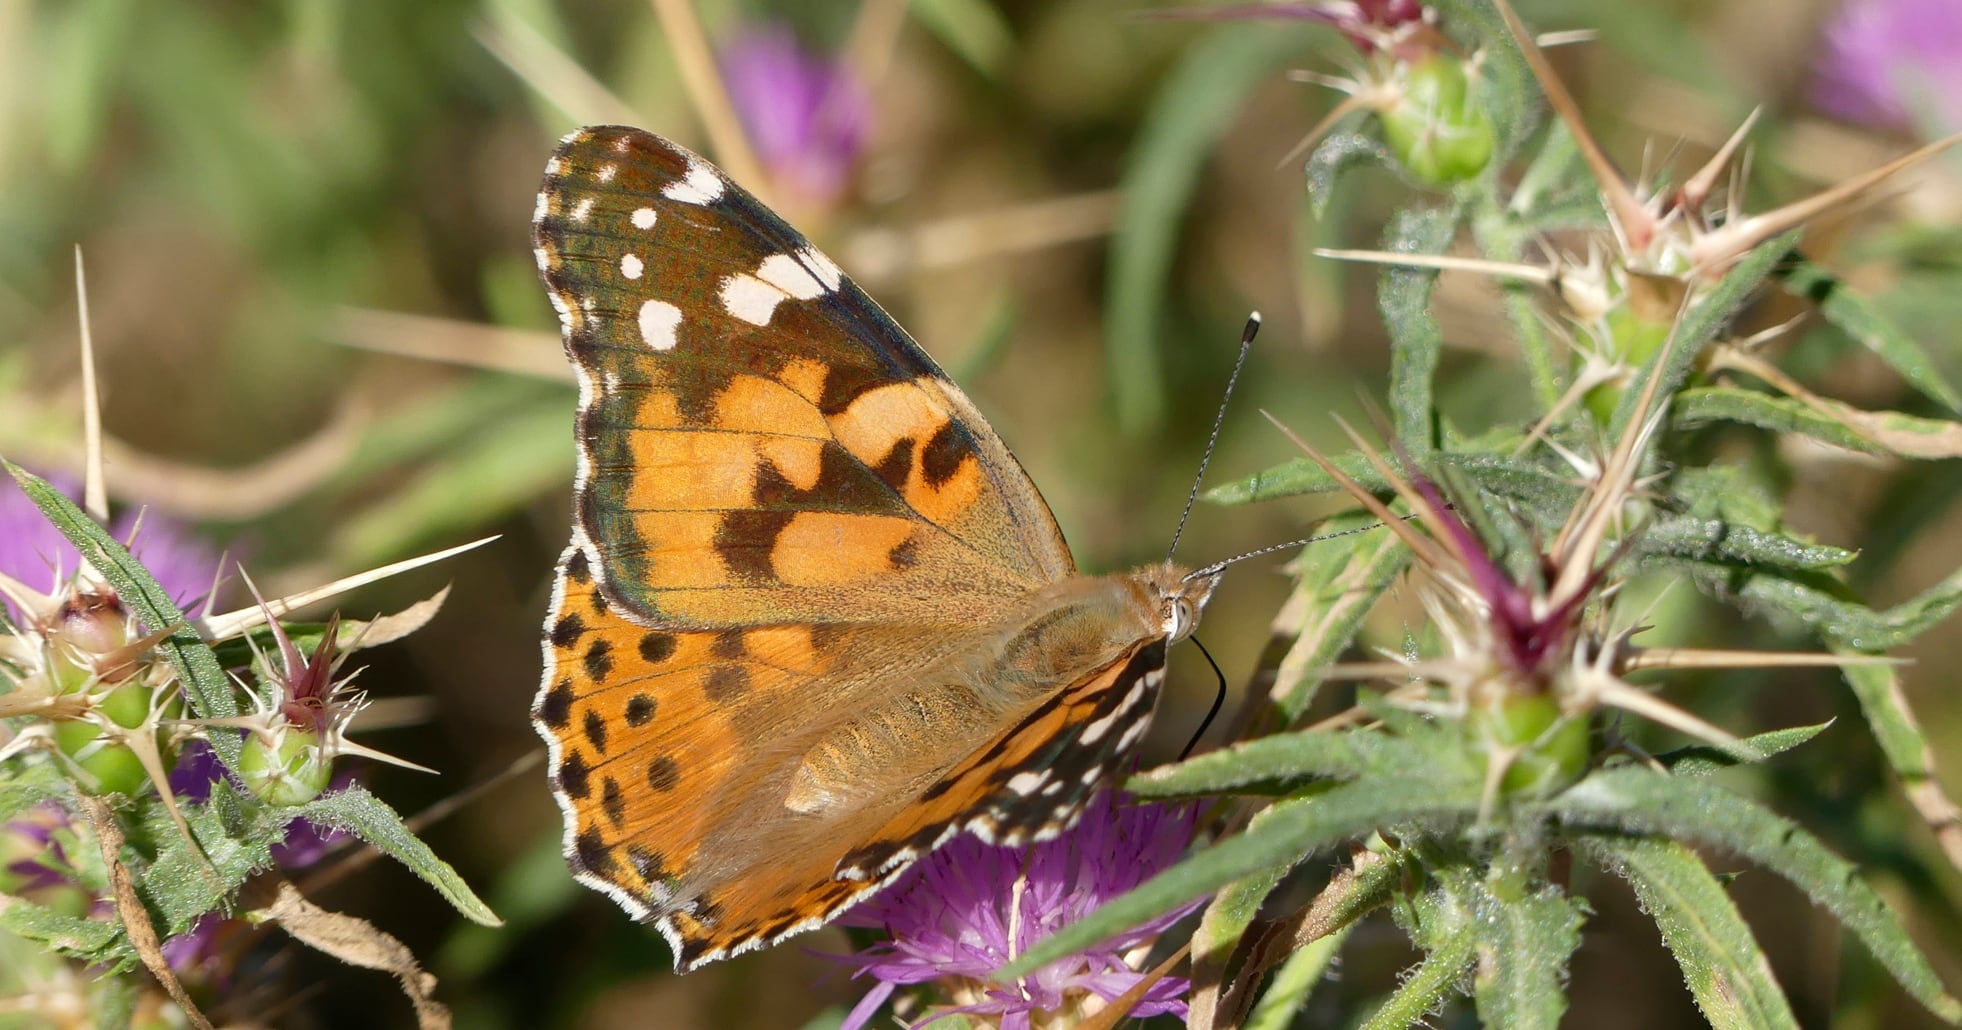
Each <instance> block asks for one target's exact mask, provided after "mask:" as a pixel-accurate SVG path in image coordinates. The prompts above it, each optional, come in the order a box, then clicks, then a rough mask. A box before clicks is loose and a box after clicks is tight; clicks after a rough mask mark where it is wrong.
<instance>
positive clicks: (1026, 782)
mask: <svg viewBox="0 0 1962 1030" xmlns="http://www.w3.org/2000/svg"><path fill="white" fill-rule="evenodd" d="M1042 781H1043V775H1042V774H1041V773H1039V772H1019V773H1016V774H1015V775H1013V776H1011V777H1009V778H1008V789H1009V790H1012V791H1014V792H1015V793H1017V794H1020V795H1022V796H1023V797H1028V796H1029V795H1030V794H1032V793H1034V792H1035V789H1036V788H1037V787H1040V786H1042Z"/></svg>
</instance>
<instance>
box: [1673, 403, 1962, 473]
mask: <svg viewBox="0 0 1962 1030" xmlns="http://www.w3.org/2000/svg"><path fill="white" fill-rule="evenodd" d="M1676 417H1677V421H1678V422H1679V423H1681V424H1682V425H1684V426H1698V425H1706V424H1709V423H1712V422H1737V423H1741V424H1744V425H1751V426H1757V427H1759V428H1760V429H1769V430H1772V431H1773V432H1779V433H1797V434H1799V435H1801V436H1809V437H1811V438H1813V439H1815V440H1820V441H1823V442H1825V443H1829V444H1832V445H1834V446H1836V447H1845V448H1847V449H1849V450H1855V451H1861V452H1864V453H1866V454H1884V455H1892V456H1895V457H1901V458H1914V459H1921V460H1933V459H1939V458H1950V457H1954V456H1955V454H1956V452H1957V450H1958V449H1962V441H1959V440H1958V437H1962V427H1958V426H1957V425H1956V424H1955V423H1953V422H1949V421H1946V420H1944V419H1938V418H1920V417H1917V416H1914V415H1906V414H1902V413H1901V412H1898V411H1860V412H1850V413H1849V414H1848V415H1847V418H1850V419H1853V420H1854V421H1856V422H1859V423H1860V424H1859V425H1852V424H1849V423H1848V422H1846V421H1843V420H1841V419H1837V418H1834V417H1832V416H1831V415H1829V414H1827V413H1825V412H1822V411H1820V410H1819V409H1818V408H1816V407H1813V406H1812V405H1810V404H1807V403H1805V402H1804V401H1801V400H1798V399H1796V398H1792V397H1780V396H1776V395H1774V394H1768V393H1761V392H1759V391H1757V390H1742V389H1738V388H1735V387H1728V386H1705V387H1696V388H1693V389H1689V390H1685V391H1683V392H1682V393H1681V394H1680V395H1679V396H1678V399H1677V407H1676Z"/></svg>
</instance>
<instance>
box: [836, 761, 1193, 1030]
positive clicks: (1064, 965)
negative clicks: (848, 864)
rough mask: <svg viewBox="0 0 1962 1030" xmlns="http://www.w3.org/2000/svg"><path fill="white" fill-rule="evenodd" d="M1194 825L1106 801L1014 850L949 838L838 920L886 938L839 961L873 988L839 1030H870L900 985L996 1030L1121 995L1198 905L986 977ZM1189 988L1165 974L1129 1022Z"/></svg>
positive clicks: (1182, 814) (1128, 883) (1183, 815)
mask: <svg viewBox="0 0 1962 1030" xmlns="http://www.w3.org/2000/svg"><path fill="white" fill-rule="evenodd" d="M1195 818H1196V814H1195V810H1194V809H1193V807H1192V806H1190V805H1146V804H1131V803H1126V802H1119V801H1118V800H1116V797H1115V795H1114V794H1110V793H1105V794H1101V795H1099V796H1098V797H1097V798H1095V799H1093V800H1092V801H1091V803H1090V805H1089V806H1088V807H1087V808H1086V809H1085V810H1084V812H1083V818H1082V819H1081V821H1079V822H1078V824H1077V826H1076V828H1075V829H1073V830H1070V831H1069V832H1067V833H1064V834H1063V835H1062V836H1060V837H1057V838H1056V839H1054V840H1050V841H1045V842H1043V843H1041V844H1035V845H1031V846H1028V847H1020V848H1007V847H996V846H994V845H991V844H987V843H984V842H983V841H981V840H979V839H976V838H975V837H972V836H967V835H963V836H961V837H958V838H956V839H955V840H953V841H951V842H949V843H948V844H947V845H945V846H944V847H942V848H940V849H939V850H938V851H935V852H934V853H933V854H931V855H929V856H927V857H926V858H924V859H921V860H920V862H919V864H918V865H916V866H915V867H914V868H913V869H912V870H911V871H909V872H908V873H907V874H906V875H905V876H904V877H902V878H901V879H900V881H899V882H898V883H896V884H894V885H893V886H891V887H890V888H887V889H886V890H885V891H883V892H881V893H880V894H878V895H876V896H874V897H873V898H872V899H871V900H870V901H868V902H866V903H865V904H863V905H860V906H858V907H857V908H855V909H853V910H852V911H851V912H850V913H849V914H847V915H846V916H845V917H844V919H842V920H840V922H841V923H843V924H844V925H847V926H862V927H874V928H879V929H883V930H885V931H886V932H887V933H888V934H890V935H891V940H888V941H885V942H882V943H879V944H875V945H873V946H872V947H870V948H867V949H866V950H864V951H862V952H859V953H858V954H856V955H849V956H840V958H841V959H842V961H845V962H848V963H850V964H852V965H855V966H857V967H858V970H857V972H855V973H854V974H853V975H854V976H870V977H872V978H873V979H875V980H877V981H879V983H878V985H877V986H875V987H874V988H873V989H872V990H871V991H870V992H869V993H867V994H866V996H865V998H864V999H863V1000H861V1001H860V1002H859V1004H858V1006H857V1007H856V1008H854V1009H853V1010H852V1012H851V1014H850V1015H849V1016H847V1017H846V1019H845V1022H844V1025H843V1026H842V1027H841V1028H840V1030H860V1028H862V1027H864V1026H866V1025H867V1023H868V1022H869V1021H870V1020H871V1018H872V1016H873V1014H874V1013H875V1012H877V1011H878V1009H879V1008H880V1006H882V1005H883V1004H885V1002H886V1000H887V999H888V998H890V997H891V996H892V994H893V992H894V991H895V990H897V989H898V987H899V986H900V985H902V984H919V983H927V982H933V981H938V982H941V983H942V984H943V986H944V989H945V992H946V994H947V995H948V996H949V997H951V998H952V999H953V1000H954V1002H955V1003H956V1004H955V1007H953V1008H948V1009H942V1010H940V1012H939V1013H937V1014H936V1016H935V1017H934V1018H936V1019H937V1018H940V1017H943V1016H947V1015H953V1014H955V1013H971V1014H975V1015H982V1016H989V1017H994V1018H997V1019H999V1021H1000V1026H1001V1027H1002V1030H1027V1028H1029V1027H1031V1026H1033V1025H1036V1024H1037V1023H1038V1022H1039V1021H1040V1020H1039V1019H1038V1017H1039V1016H1040V1015H1041V1014H1044V1013H1057V1012H1064V1011H1079V1010H1080V1009H1079V1007H1080V1006H1083V1005H1084V1004H1085V1003H1086V1002H1090V1001H1091V1000H1092V998H1093V997H1094V998H1096V999H1101V1001H1103V1002H1108V1001H1111V1000H1113V999H1115V998H1117V997H1118V996H1119V995H1122V994H1123V993H1124V992H1125V991H1128V990H1130V989H1131V988H1132V987H1133V986H1135V985H1136V984H1137V983H1138V982H1139V981H1140V980H1142V979H1144V974H1142V973H1140V972H1138V971H1137V970H1136V969H1135V968H1133V966H1132V963H1133V962H1134V961H1136V960H1137V959H1139V958H1141V957H1142V953H1143V951H1144V950H1145V949H1147V948H1148V947H1149V946H1150V944H1151V942H1152V941H1153V940H1154V939H1155V938H1157V936H1158V935H1159V934H1160V933H1163V932H1164V931H1165V929H1166V928H1168V927H1170V926H1171V925H1172V924H1173V923H1174V922H1176V921H1178V920H1179V919H1180V918H1182V917H1184V916H1185V915H1186V914H1188V913H1190V912H1192V911H1193V910H1195V909H1197V908H1198V907H1199V905H1200V904H1201V903H1202V901H1203V899H1202V900H1201V901H1194V902H1192V903H1191V904H1189V905H1185V906H1182V907H1180V908H1178V909H1176V910H1174V911H1172V912H1167V913H1165V914H1164V915H1162V916H1159V917H1158V918H1157V919H1154V920H1152V921H1150V922H1148V923H1145V924H1144V925H1142V926H1139V927H1136V928H1134V929H1132V930H1131V931H1129V932H1127V933H1124V934H1122V935H1120V936H1118V937H1115V938H1112V939H1110V940H1107V941H1104V942H1103V943H1101V944H1099V945H1097V946H1095V947H1092V948H1089V949H1086V950H1084V951H1081V952H1079V953H1077V954H1075V955H1071V956H1069V957H1067V958H1063V959H1058V960H1057V961H1055V962H1052V963H1050V964H1049V965H1046V966H1043V967H1042V968H1040V969H1037V970H1035V971H1034V972H1032V973H1029V974H1027V975H1025V976H1023V977H1021V978H1020V979H1018V980H1016V981H1014V982H1013V983H997V982H995V981H994V980H992V979H991V977H992V976H993V975H994V973H995V971H996V970H998V969H1000V968H1001V967H1002V966H1004V965H1006V964H1007V963H1008V962H1009V961H1010V960H1011V959H1013V958H1014V957H1015V956H1017V955H1020V954H1022V953H1024V952H1026V951H1028V950H1029V949H1030V948H1031V947H1033V946H1034V945H1035V944H1036V943H1037V942H1039V941H1041V940H1043V939H1044V938H1046V937H1049V936H1050V935H1052V934H1054V933H1055V932H1056V931H1057V930H1059V929H1061V928H1063V927H1065V926H1068V925H1070V924H1071V923H1074V922H1076V921H1078V920H1079V919H1082V918H1083V917H1084V916H1085V915H1088V914H1089V913H1090V912H1091V911H1093V910H1094V909H1096V908H1097V907H1098V906H1100V905H1102V904H1104V903H1105V902H1107V901H1109V900H1110V899H1112V898H1115V897H1117V896H1118V895H1120V894H1124V893H1125V892H1127V891H1129V890H1131V889H1132V888H1133V887H1136V886H1137V885H1139V884H1140V883H1143V882H1144V881H1145V880H1147V879H1149V878H1151V877H1152V876H1153V875H1155V874H1156V873H1158V872H1159V871H1161V870H1163V869H1165V868H1167V867H1169V866H1170V865H1171V864H1172V863H1173V862H1175V861H1177V860H1178V858H1179V856H1180V855H1181V854H1183V853H1184V851H1185V848H1186V845H1187V844H1189V843H1190V842H1191V840H1192V830H1193V824H1194V821H1195ZM1188 986H1189V984H1188V983H1187V982H1186V981H1185V980H1183V979H1179V978H1177V977H1169V976H1168V977H1165V978H1164V979H1161V980H1159V981H1158V982H1157V983H1155V984H1153V985H1152V986H1151V987H1150V988H1149V989H1148V990H1147V991H1146V992H1145V994H1144V997H1143V998H1142V999H1141V1000H1140V1001H1139V1002H1138V1004H1137V1006H1136V1007H1135V1008H1133V1009H1132V1010H1131V1014H1132V1015H1134V1016H1155V1015H1159V1014H1162V1013H1167V1012H1171V1013H1176V1014H1179V1015H1184V1014H1185V1002H1184V1000H1183V995H1184V994H1185V992H1186V989H1187V988H1188ZM931 1021H932V1020H931V1019H930V1020H928V1022H931ZM916 1025H923V1024H916Z"/></svg>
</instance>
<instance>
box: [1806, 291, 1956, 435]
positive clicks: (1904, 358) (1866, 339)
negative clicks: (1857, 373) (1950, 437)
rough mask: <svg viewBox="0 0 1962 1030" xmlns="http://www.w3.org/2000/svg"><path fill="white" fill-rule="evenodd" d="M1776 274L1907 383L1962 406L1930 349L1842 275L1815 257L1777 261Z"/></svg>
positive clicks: (1952, 407) (1946, 402) (1948, 403)
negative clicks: (1828, 268)
mask: <svg viewBox="0 0 1962 1030" xmlns="http://www.w3.org/2000/svg"><path fill="white" fill-rule="evenodd" d="M1776 275H1777V276H1778V279H1779V281H1780V282H1781V283H1782V284H1783V285H1784V287H1785V289H1786V291H1787V292H1789V293H1791V295H1792V296H1794V297H1804V298H1807V299H1809V300H1811V301H1812V302H1813V303H1814V304H1816V305H1818V307H1819V314H1820V315H1822V316H1824V318H1825V319H1826V321H1828V322H1831V323H1832V324H1833V325H1835V326H1838V327H1839V328H1840V330H1842V331H1843V332H1845V333H1846V335H1848V336H1851V337H1852V338H1853V339H1855V340H1857V341H1859V342H1860V343H1861V344H1862V345H1864V346H1865V347H1866V348H1867V349H1868V350H1870V351H1873V352H1874V353H1875V354H1877V355H1879V356H1880V360H1882V361H1885V362H1886V363H1887V367H1889V368H1891V369H1893V370H1894V371H1896V372H1899V373H1900V374H1901V378H1902V379H1905V380H1907V382H1908V385H1910V386H1912V387H1914V388H1915V389H1917V390H1919V391H1921V392H1922V393H1923V394H1924V395H1926V396H1928V397H1930V398H1933V399H1934V400H1937V401H1940V402H1941V403H1942V404H1943V405H1945V406H1946V407H1947V408H1948V410H1950V411H1958V410H1962V394H1957V393H1956V392H1955V387H1953V386H1951V385H1949V382H1948V380H1946V379H1944V378H1942V374H1941V371H1940V370H1939V369H1937V368H1936V367H1935V363H1934V361H1932V360H1930V359H1929V357H1928V353H1927V352H1926V351H1924V350H1922V349H1921V345H1920V344H1918V343H1916V342H1915V341H1914V338H1913V337H1911V336H1909V335H1908V334H1907V332H1906V331H1905V330H1903V329H1902V328H1901V327H1900V326H1899V325H1896V324H1895V323H1894V320H1893V319H1891V318H1888V317H1887V316H1886V315H1885V314H1883V313H1882V312H1881V311H1880V309H1879V308H1877V307H1875V306H1874V304H1873V302H1872V301H1871V300H1869V299H1867V298H1866V297H1863V296H1861V295H1860V294H1859V292H1858V291H1856V290H1854V289H1852V288H1851V287H1849V286H1847V285H1846V283H1845V282H1843V281H1841V280H1840V279H1839V277H1838V276H1835V275H1833V274H1832V273H1830V272H1828V271H1826V270H1825V269H1823V268H1820V267H1819V266H1818V265H1815V264H1813V263H1812V262H1810V261H1804V260H1798V259H1794V260H1791V261H1787V262H1785V263H1784V264H1781V265H1779V266H1778V269H1777V272H1776Z"/></svg>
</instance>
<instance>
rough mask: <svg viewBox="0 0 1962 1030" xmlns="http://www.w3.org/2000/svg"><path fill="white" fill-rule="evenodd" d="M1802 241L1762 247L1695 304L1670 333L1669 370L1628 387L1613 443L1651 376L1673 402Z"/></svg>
mask: <svg viewBox="0 0 1962 1030" xmlns="http://www.w3.org/2000/svg"><path fill="white" fill-rule="evenodd" d="M1797 239H1798V234H1797V233H1795V232H1791V233H1786V234H1785V235H1783V236H1780V237H1777V238H1776V239H1773V240H1770V241H1768V242H1766V243H1762V244H1760V245H1759V246H1758V248H1757V249H1756V250H1753V251H1751V252H1750V253H1749V254H1746V255H1745V256H1744V257H1743V258H1742V259H1740V260H1739V261H1738V262H1737V263H1736V264H1734V265H1732V266H1731V267H1730V269H1729V270H1728V271H1726V272H1725V273H1724V275H1723V278H1722V279H1720V280H1719V281H1718V282H1717V284H1716V286H1715V287H1713V288H1711V289H1710V290H1709V291H1708V292H1706V293H1704V294H1702V295H1701V296H1700V297H1698V298H1697V299H1696V301H1695V302H1694V303H1693V304H1691V305H1690V308H1689V310H1688V311H1687V312H1685V313H1684V314H1683V315H1682V317H1680V318H1678V319H1677V320H1676V324H1675V327H1674V328H1673V329H1672V330H1671V335H1672V336H1673V337H1674V340H1675V342H1674V344H1673V345H1672V346H1671V347H1670V348H1669V350H1668V352H1667V353H1668V357H1669V364H1668V365H1667V367H1663V368H1657V367H1655V366H1653V365H1651V366H1650V367H1649V368H1648V369H1647V370H1645V371H1644V373H1643V374H1642V375H1639V376H1637V377H1636V378H1635V381H1634V382H1631V383H1630V384H1629V386H1628V389H1626V390H1623V391H1622V395H1621V403H1620V404H1619V405H1618V406H1617V407H1616V408H1615V416H1614V420H1613V421H1612V422H1611V423H1610V426H1609V432H1608V436H1609V438H1610V439H1619V438H1620V436H1621V434H1622V433H1623V432H1626V431H1627V428H1628V420H1629V419H1630V418H1632V417H1634V414H1635V405H1636V404H1637V403H1638V402H1639V401H1640V400H1641V396H1642V393H1643V391H1644V390H1645V389H1646V388H1647V384H1648V381H1649V378H1650V377H1651V376H1655V375H1660V376H1662V385H1661V394H1660V396H1662V397H1669V396H1671V395H1672V394H1674V393H1676V392H1677V391H1678V390H1680V389H1681V388H1682V385H1683V381H1684V380H1685V379H1686V378H1687V377H1688V376H1689V372H1690V369H1691V368H1692V367H1694V366H1695V364H1696V362H1697V360H1698V359H1699V358H1701V357H1702V355H1703V348H1704V347H1706V346H1708V345H1709V343H1710V341H1711V340H1714V339H1716V338H1717V334H1718V333H1720V332H1723V330H1724V328H1725V327H1727V326H1728V325H1730V319H1731V316H1732V315H1735V314H1736V313H1737V311H1738V309H1739V308H1741V307H1743V306H1744V304H1745V302H1746V301H1749V300H1750V299H1751V298H1752V296H1753V295H1755V294H1756V293H1757V290H1758V287H1759V285H1760V284H1762V283H1763V282H1764V278H1765V276H1766V275H1768V274H1770V272H1771V269H1772V267H1773V266H1775V265H1776V264H1777V263H1778V262H1779V261H1780V260H1781V259H1782V258H1783V257H1784V255H1785V253H1786V251H1788V250H1790V249H1791V247H1792V245H1793V243H1794V242H1795V241H1796V240H1797Z"/></svg>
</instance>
